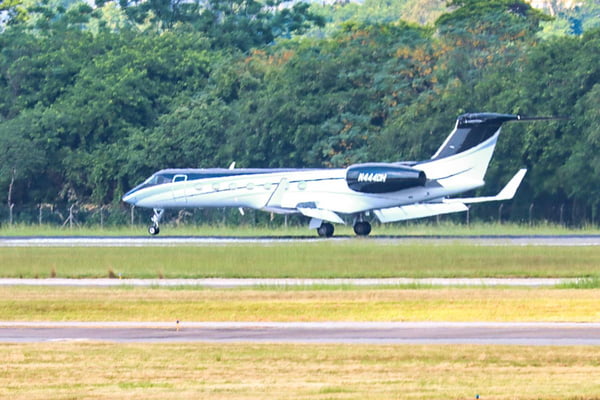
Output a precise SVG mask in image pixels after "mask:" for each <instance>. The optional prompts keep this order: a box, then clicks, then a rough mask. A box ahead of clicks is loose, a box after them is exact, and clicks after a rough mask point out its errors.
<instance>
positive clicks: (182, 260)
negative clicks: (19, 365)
mask: <svg viewBox="0 0 600 400" xmlns="http://www.w3.org/2000/svg"><path fill="white" fill-rule="evenodd" d="M119 274H120V275H121V276H122V277H123V278H161V277H164V278H204V277H225V278H227V277H230V278H238V277H244V278H246V277H248V278H287V277H292V278H339V277H342V278H362V277H375V278H376V277H412V278H424V277H450V278H451V277H474V278H479V277H565V278H567V277H598V276H600V248H598V247H594V246H587V247H546V246H478V245H466V244H424V245H422V244H418V243H412V244H410V243H406V242H400V243H398V242H388V243H375V242H371V241H364V240H350V241H338V242H331V241H324V242H320V241H317V242H311V243H277V244H266V245H257V244H240V245H227V246H222V245H206V246H196V247H186V246H177V247H131V248H129V247H117V248H103V247H100V248H81V247H68V248H21V247H3V248H0V276H2V277H24V278H36V277H37V278H47V277H53V276H56V277H70V278H90V277H91V278H96V277H108V276H110V275H112V276H119Z"/></svg>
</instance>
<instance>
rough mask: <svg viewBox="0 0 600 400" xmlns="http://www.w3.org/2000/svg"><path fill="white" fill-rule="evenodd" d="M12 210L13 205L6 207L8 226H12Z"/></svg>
mask: <svg viewBox="0 0 600 400" xmlns="http://www.w3.org/2000/svg"><path fill="white" fill-rule="evenodd" d="M13 208H15V203H10V205H9V206H8V224H9V225H12V224H13Z"/></svg>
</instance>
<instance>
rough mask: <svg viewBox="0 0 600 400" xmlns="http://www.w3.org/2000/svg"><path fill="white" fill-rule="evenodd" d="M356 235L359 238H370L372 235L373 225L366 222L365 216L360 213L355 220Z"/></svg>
mask: <svg viewBox="0 0 600 400" xmlns="http://www.w3.org/2000/svg"><path fill="white" fill-rule="evenodd" d="M354 233H356V235H357V236H368V235H369V233H371V224H370V223H368V222H367V221H365V215H364V214H363V213H360V214H358V215H357V216H356V218H355V219H354Z"/></svg>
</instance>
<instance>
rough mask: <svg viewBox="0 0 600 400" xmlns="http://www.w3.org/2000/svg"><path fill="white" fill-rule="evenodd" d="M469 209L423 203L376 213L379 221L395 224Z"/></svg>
mask: <svg viewBox="0 0 600 400" xmlns="http://www.w3.org/2000/svg"><path fill="white" fill-rule="evenodd" d="M467 210H468V207H467V206H466V205H464V204H462V203H422V204H409V205H406V206H401V207H391V208H382V209H380V210H375V211H374V213H375V215H376V216H377V218H378V219H379V221H381V222H383V223H385V222H394V221H404V220H407V219H415V218H425V217H431V216H433V215H440V214H450V213H454V212H461V211H467Z"/></svg>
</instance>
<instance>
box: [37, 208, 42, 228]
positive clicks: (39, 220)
mask: <svg viewBox="0 0 600 400" xmlns="http://www.w3.org/2000/svg"><path fill="white" fill-rule="evenodd" d="M38 225H40V226H41V225H42V205H41V204H40V214H39V215H38Z"/></svg>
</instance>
